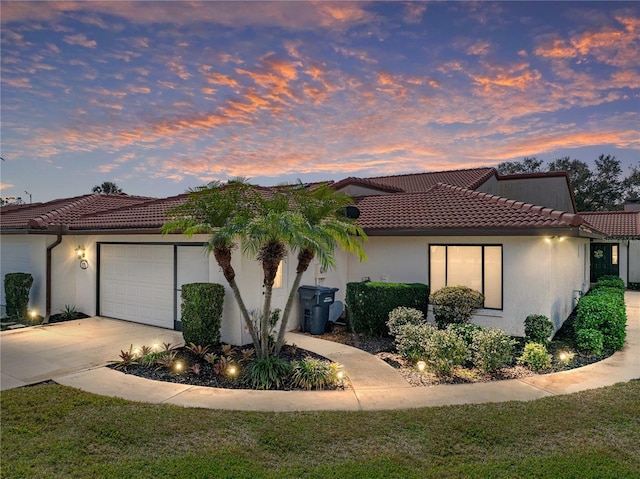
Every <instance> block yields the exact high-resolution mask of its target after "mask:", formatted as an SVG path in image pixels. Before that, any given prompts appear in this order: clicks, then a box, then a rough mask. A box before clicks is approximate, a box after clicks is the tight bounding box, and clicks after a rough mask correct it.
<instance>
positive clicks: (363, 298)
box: [345, 281, 429, 336]
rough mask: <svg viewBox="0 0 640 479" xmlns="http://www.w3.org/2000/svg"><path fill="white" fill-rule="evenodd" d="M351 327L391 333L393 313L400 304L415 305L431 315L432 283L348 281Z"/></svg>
mask: <svg viewBox="0 0 640 479" xmlns="http://www.w3.org/2000/svg"><path fill="white" fill-rule="evenodd" d="M345 300H346V303H347V313H348V321H349V328H350V329H351V330H352V331H355V332H358V333H365V334H369V335H372V336H382V335H385V334H388V332H389V329H388V328H387V320H388V319H389V313H390V312H391V311H393V310H394V309H395V308H397V307H399V306H405V307H407V308H415V309H417V310H419V311H422V313H423V314H424V315H425V317H426V316H427V307H428V305H429V286H428V285H426V284H421V283H378V282H372V281H364V282H359V283H347V292H346V298H345Z"/></svg>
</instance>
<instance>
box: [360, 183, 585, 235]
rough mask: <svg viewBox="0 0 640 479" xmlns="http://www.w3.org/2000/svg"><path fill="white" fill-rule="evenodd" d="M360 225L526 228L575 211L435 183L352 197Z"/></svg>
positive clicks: (566, 218)
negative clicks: (428, 186)
mask: <svg viewBox="0 0 640 479" xmlns="http://www.w3.org/2000/svg"><path fill="white" fill-rule="evenodd" d="M356 204H357V206H358V208H359V209H360V218H359V219H358V223H359V224H360V226H362V227H363V228H364V229H365V230H367V231H369V232H371V231H372V230H375V231H380V232H382V231H383V230H388V231H392V230H403V231H407V230H415V231H425V230H443V229H518V230H524V229H529V230H530V229H532V228H534V229H535V228H555V227H565V228H566V227H577V226H580V225H582V224H583V223H584V221H583V220H582V218H581V217H580V216H579V215H576V214H573V213H567V212H561V211H555V210H551V209H549V208H543V207H541V206H534V205H530V204H524V203H522V202H512V201H510V200H506V199H505V198H501V197H499V196H495V195H489V194H486V193H480V192H477V191H473V190H471V189H468V188H462V187H459V186H453V185H447V184H443V183H438V184H437V185H435V186H434V187H433V188H431V189H430V190H429V191H425V192H418V193H398V194H395V195H379V196H364V197H360V198H358V199H356Z"/></svg>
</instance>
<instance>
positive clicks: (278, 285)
mask: <svg viewBox="0 0 640 479" xmlns="http://www.w3.org/2000/svg"><path fill="white" fill-rule="evenodd" d="M282 264H283V262H282V261H280V264H279V265H278V271H276V277H275V279H274V280H273V289H279V288H282Z"/></svg>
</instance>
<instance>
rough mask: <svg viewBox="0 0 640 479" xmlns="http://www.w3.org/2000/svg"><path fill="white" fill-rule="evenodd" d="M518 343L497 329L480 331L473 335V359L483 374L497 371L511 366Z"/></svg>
mask: <svg viewBox="0 0 640 479" xmlns="http://www.w3.org/2000/svg"><path fill="white" fill-rule="evenodd" d="M515 344H516V341H515V340H514V339H512V338H510V337H509V336H507V335H506V334H505V333H504V331H502V330H500V329H496V328H487V329H479V330H476V331H474V333H473V342H472V344H471V358H472V361H473V364H474V365H475V366H476V367H477V368H478V369H480V370H481V371H483V372H485V373H486V372H491V371H496V370H498V369H500V368H504V367H506V366H508V365H509V364H511V362H512V361H513V347H514V346H515Z"/></svg>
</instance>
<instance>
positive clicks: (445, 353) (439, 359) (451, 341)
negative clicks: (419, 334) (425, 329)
mask: <svg viewBox="0 0 640 479" xmlns="http://www.w3.org/2000/svg"><path fill="white" fill-rule="evenodd" d="M425 353H426V354H425V356H424V361H425V362H426V363H427V365H428V366H429V368H430V369H431V370H432V371H433V372H435V373H436V374H437V375H438V376H451V373H452V372H453V369H454V368H455V367H457V366H462V365H463V364H464V363H465V362H466V361H467V358H468V357H469V350H468V348H467V344H466V343H465V342H464V339H462V338H461V337H460V336H459V335H458V334H456V332H455V331H453V330H452V329H450V328H447V329H435V328H434V330H433V332H432V333H431V335H430V336H429V339H428V340H427V344H426V348H425Z"/></svg>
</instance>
